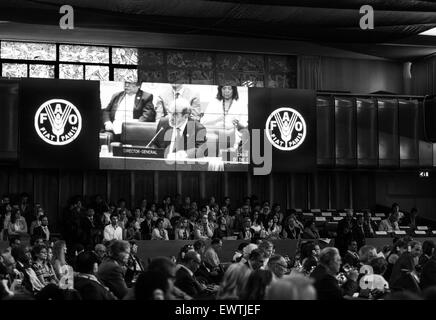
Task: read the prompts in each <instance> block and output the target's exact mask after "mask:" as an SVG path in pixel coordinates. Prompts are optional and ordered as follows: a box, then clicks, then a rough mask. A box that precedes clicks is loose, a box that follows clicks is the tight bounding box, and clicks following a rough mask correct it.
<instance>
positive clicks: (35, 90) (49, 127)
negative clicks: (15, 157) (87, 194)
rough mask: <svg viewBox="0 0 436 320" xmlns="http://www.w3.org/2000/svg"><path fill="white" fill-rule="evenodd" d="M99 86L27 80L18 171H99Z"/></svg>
mask: <svg viewBox="0 0 436 320" xmlns="http://www.w3.org/2000/svg"><path fill="white" fill-rule="evenodd" d="M99 90H100V89H99V82H96V81H77V80H45V79H44V80H43V79H24V80H22V81H21V86H20V129H19V146H20V147H19V150H20V166H21V167H23V168H81V169H98V152H99V134H98V133H99V117H100V113H99V111H100V97H99Z"/></svg>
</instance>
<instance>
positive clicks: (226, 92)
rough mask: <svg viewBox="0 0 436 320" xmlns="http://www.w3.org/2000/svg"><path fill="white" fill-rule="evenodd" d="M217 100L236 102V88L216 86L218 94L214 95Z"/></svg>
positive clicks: (237, 97)
mask: <svg viewBox="0 0 436 320" xmlns="http://www.w3.org/2000/svg"><path fill="white" fill-rule="evenodd" d="M216 98H217V99H218V100H223V99H224V100H229V99H233V100H238V99H239V94H238V88H237V87H236V86H218V93H217V95H216Z"/></svg>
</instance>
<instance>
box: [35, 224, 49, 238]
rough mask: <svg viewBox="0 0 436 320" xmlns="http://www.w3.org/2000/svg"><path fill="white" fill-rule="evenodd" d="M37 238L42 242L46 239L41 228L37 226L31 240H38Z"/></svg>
mask: <svg viewBox="0 0 436 320" xmlns="http://www.w3.org/2000/svg"><path fill="white" fill-rule="evenodd" d="M49 231H50V229H49ZM38 238H43V239H44V240H45V239H47V234H46V233H45V231H44V229H43V228H42V226H38V227H36V228H35V229H34V230H33V239H38Z"/></svg>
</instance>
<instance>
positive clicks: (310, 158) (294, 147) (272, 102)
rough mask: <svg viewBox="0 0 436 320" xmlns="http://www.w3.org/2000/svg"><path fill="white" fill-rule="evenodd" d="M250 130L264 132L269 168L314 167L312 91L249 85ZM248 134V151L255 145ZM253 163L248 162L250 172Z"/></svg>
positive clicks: (281, 169)
mask: <svg viewBox="0 0 436 320" xmlns="http://www.w3.org/2000/svg"><path fill="white" fill-rule="evenodd" d="M248 105H249V107H250V109H249V113H248V116H249V123H250V130H253V129H259V130H261V131H262V132H264V133H265V135H266V137H267V139H266V140H265V141H266V143H268V144H270V145H271V146H272V171H273V172H281V171H288V172H289V171H306V172H308V171H312V170H315V169H316V96H315V91H312V90H292V89H266V88H249V91H248ZM258 143H260V144H261V151H262V152H263V150H264V148H263V147H264V146H265V144H264V141H262V140H261V141H255V140H254V139H253V134H251V152H252V159H253V152H255V151H254V148H255V144H258ZM253 166H255V164H253V163H252V165H251V168H250V170H251V171H252V169H253Z"/></svg>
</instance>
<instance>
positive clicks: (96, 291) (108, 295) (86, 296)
mask: <svg viewBox="0 0 436 320" xmlns="http://www.w3.org/2000/svg"><path fill="white" fill-rule="evenodd" d="M74 289H76V290H77V291H79V293H80V296H81V297H82V300H115V299H116V297H115V296H114V295H113V294H112V292H110V291H109V290H108V289H107V288H105V287H104V286H103V285H102V284H101V283H99V282H96V281H94V280H91V279H87V278H83V277H74Z"/></svg>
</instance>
